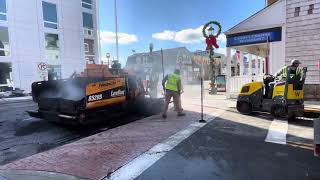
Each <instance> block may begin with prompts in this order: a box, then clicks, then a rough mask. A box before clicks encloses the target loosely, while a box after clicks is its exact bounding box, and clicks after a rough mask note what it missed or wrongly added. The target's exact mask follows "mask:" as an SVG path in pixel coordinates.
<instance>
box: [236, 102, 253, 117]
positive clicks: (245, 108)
mask: <svg viewBox="0 0 320 180" xmlns="http://www.w3.org/2000/svg"><path fill="white" fill-rule="evenodd" d="M237 110H238V111H239V112H240V113H241V114H245V115H249V114H251V113H252V107H251V105H250V104H249V103H248V102H237Z"/></svg>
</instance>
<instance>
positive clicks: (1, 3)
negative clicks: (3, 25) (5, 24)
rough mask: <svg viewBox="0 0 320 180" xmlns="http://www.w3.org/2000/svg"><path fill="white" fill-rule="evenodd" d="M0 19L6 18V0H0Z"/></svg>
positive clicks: (4, 19)
mask: <svg viewBox="0 0 320 180" xmlns="http://www.w3.org/2000/svg"><path fill="white" fill-rule="evenodd" d="M0 20H1V21H6V20H7V4H6V0H0Z"/></svg>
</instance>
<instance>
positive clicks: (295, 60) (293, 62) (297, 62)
mask: <svg viewBox="0 0 320 180" xmlns="http://www.w3.org/2000/svg"><path fill="white" fill-rule="evenodd" d="M293 64H301V62H300V61H299V60H297V59H293V60H291V65H293Z"/></svg>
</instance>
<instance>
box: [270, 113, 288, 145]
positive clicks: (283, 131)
mask: <svg viewBox="0 0 320 180" xmlns="http://www.w3.org/2000/svg"><path fill="white" fill-rule="evenodd" d="M287 132H288V121H282V120H277V119H274V120H273V121H272V123H271V125H270V127H269V130H268V135H267V137H266V139H265V142H270V143H276V144H287Z"/></svg>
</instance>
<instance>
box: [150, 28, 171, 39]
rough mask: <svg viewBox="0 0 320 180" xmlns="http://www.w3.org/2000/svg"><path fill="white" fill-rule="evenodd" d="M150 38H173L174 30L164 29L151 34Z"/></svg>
mask: <svg viewBox="0 0 320 180" xmlns="http://www.w3.org/2000/svg"><path fill="white" fill-rule="evenodd" d="M152 38H154V39H159V40H174V38H175V32H173V31H168V30H165V31H163V32H161V33H154V34H152Z"/></svg>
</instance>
